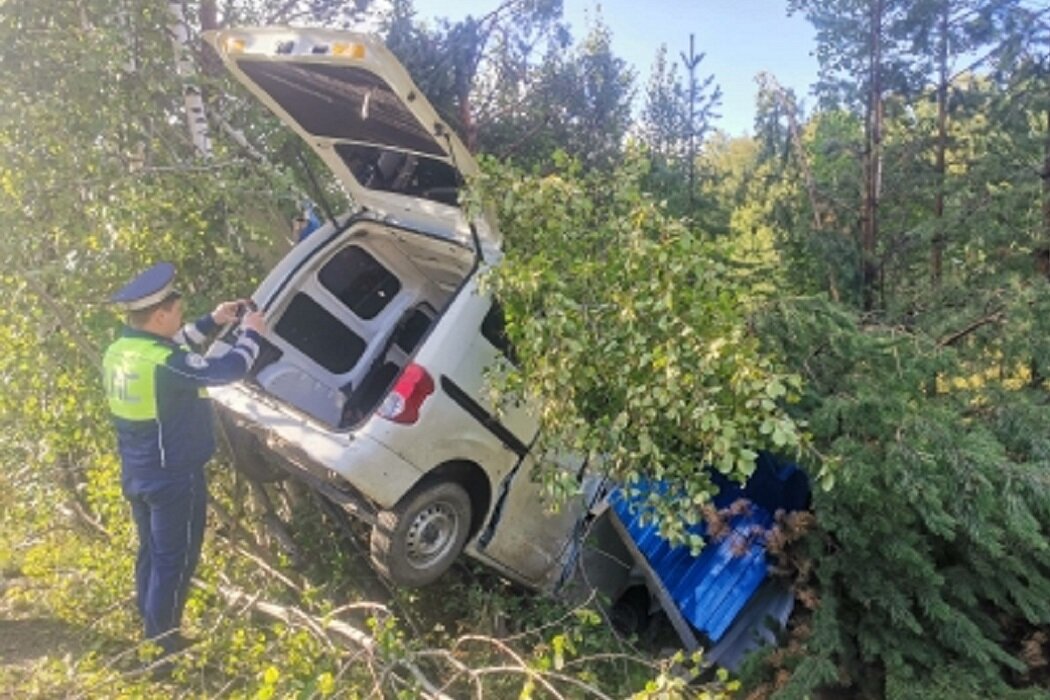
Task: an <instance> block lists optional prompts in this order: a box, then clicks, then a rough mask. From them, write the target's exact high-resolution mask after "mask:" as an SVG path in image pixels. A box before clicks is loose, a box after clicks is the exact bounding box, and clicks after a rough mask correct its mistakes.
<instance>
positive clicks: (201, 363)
mask: <svg viewBox="0 0 1050 700" xmlns="http://www.w3.org/2000/svg"><path fill="white" fill-rule="evenodd" d="M186 364H187V365H189V366H190V367H192V368H193V369H204V368H205V367H207V366H208V361H207V360H205V359H204V358H203V357H201V356H200V355H198V354H197V353H195V352H190V353H186Z"/></svg>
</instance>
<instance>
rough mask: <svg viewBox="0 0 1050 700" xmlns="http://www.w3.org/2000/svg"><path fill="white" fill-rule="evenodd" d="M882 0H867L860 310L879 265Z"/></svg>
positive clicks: (870, 300)
mask: <svg viewBox="0 0 1050 700" xmlns="http://www.w3.org/2000/svg"><path fill="white" fill-rule="evenodd" d="M882 2H883V0H871V5H870V8H871V28H870V37H869V40H870V49H871V54H870V59H869V60H870V68H869V74H868V80H869V86H868V91H869V92H868V105H867V118H866V119H865V131H866V132H867V133H866V137H867V138H866V139H865V141H866V143H865V148H864V204H863V212H862V220H861V297H862V299H863V303H864V310H865V311H870V310H872V309H873V308H875V302H876V298H877V292H878V282H879V269H878V258H877V255H876V248H877V244H878V239H879V190H880V186H879V185H880V183H881V180H882V10H883V7H882Z"/></svg>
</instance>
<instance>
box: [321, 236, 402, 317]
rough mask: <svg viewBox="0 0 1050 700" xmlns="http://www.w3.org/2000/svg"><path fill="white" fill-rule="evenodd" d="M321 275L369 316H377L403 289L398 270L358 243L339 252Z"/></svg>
mask: <svg viewBox="0 0 1050 700" xmlns="http://www.w3.org/2000/svg"><path fill="white" fill-rule="evenodd" d="M317 276H318V278H319V279H320V280H321V285H322V286H323V287H324V288H325V289H327V290H328V291H330V292H331V293H332V294H334V295H336V296H337V297H339V301H341V302H343V303H344V304H345V305H346V307H347V308H348V309H350V310H351V311H353V312H354V313H355V314H356V315H357V316H358V317H359V318H363V319H365V320H368V319H372V318H375V317H376V315H377V314H378V313H379V312H380V311H382V310H383V309H384V308H386V305H387V304H389V303H390V300H391V299H393V298H394V297H395V296H397V293H398V292H399V291H401V282H400V281H399V280H398V279H397V277H395V276H394V273H392V272H390V270H388V269H386V268H385V267H383V266H382V265H381V264H380V263H379V261H378V260H376V259H375V258H373V257H372V256H371V255H369V254H368V253H367V252H366V251H365V250H364V249H362V248H358V247H357V246H350V247H348V248H343V249H342V250H340V251H339V252H338V253H336V254H335V257H333V258H332V259H331V260H329V261H328V262H327V263H325V266H324V267H322V268H321V272H320V273H319V274H318V275H317Z"/></svg>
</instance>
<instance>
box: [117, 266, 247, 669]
mask: <svg viewBox="0 0 1050 700" xmlns="http://www.w3.org/2000/svg"><path fill="white" fill-rule="evenodd" d="M174 280H175V268H174V266H172V265H171V264H170V263H158V264H157V265H154V266H153V267H151V268H150V269H148V270H146V271H145V272H143V273H142V274H140V275H138V276H137V277H135V278H134V279H133V280H131V281H130V282H129V283H128V284H127V285H125V286H124V287H123V288H121V289H120V290H119V291H117V292H116V293H115V294H113V296H112V297H111V301H113V302H114V303H115V304H118V305H119V306H120V307H122V308H123V309H124V311H125V312H126V314H127V325H126V327H125V328H124V329H123V332H122V333H121V335H120V337H119V338H118V339H117V340H116V341H115V342H114V343H113V344H112V345H110V346H109V348H108V349H107V350H106V354H105V358H104V360H103V371H104V374H105V385H106V393H107V394H108V397H109V407H110V411H111V412H112V414H113V422H114V424H115V425H116V432H117V446H118V449H119V450H120V460H121V485H122V487H123V491H124V496H125V497H126V498H127V499H128V501H129V502H130V503H131V512H132V516H133V517H134V520H135V527H136V529H137V530H138V537H139V549H138V556H137V559H136V562H135V588H136V592H137V603H138V609H139V613H140V614H141V615H142V618H143V621H144V623H145V629H146V637H147V638H148V639H152V640H155V641H156V642H157V643H158V644H159V645H160V646H161V648H162V649H163V651H164V653H165V655H166V654H170V653H172V652H174V651H177V650H178V649H180V648H182V647H183V646H184V645H185V642H184V640H183V639H182V637H181V636H180V635H179V624H180V621H181V618H182V609H183V606H184V605H185V602H186V594H187V592H188V590H189V583H190V578H191V577H192V576H193V572H194V569H195V568H196V566H197V560H198V559H199V557H200V551H201V543H202V540H203V536H204V521H205V516H204V512H205V505H206V502H207V489H206V482H205V478H204V465H205V463H206V462H207V461H208V460H209V459H210V458H211V456H212V454H213V453H214V452H215V435H214V432H213V431H214V428H213V423H212V421H213V418H212V411H211V406H210V405H209V404H208V401H207V398H206V395H205V392H204V388H205V387H207V386H214V385H218V384H227V383H229V382H233V381H236V380H238V379H240V378H241V377H243V376H244V375H245V374H246V373H247V371H248V369H249V368H250V367H251V366H252V364H253V363H254V362H255V358H256V357H257V356H258V354H259V341H260V339H261V336H262V334H263V332H264V331H265V323H264V321H263V317H262V314H261V313H258V312H254V311H253V312H249V313H246V314H245V315H244V317H243V319H242V321H241V326H240V328H241V334H240V337H239V338H238V339H237V341H236V343H235V344H234V345H233V347H232V348H231V349H230V350H229V351H228V352H226V353H225V354H223V355H221V356H218V357H208V358H205V357H203V356H201V355H199V354H197V353H195V352H193V351H192V350H190V349H189V348H188V347H187V345H194V346H199V344H200V343H202V342H203V341H204V340H205V338H206V336H207V335H208V334H210V333H211V332H213V331H214V330H216V329H217V328H219V327H221V326H224V325H226V324H228V323H232V322H233V321H234V320H236V319H237V317H238V313H239V312H240V311H242V310H243V309H244V303H243V302H237V301H230V302H224V303H222V304H219V305H218V306H217V307H216V308H215V310H214V311H213V312H211V313H210V314H207V315H205V316H203V317H201V318H200V319H198V320H197V321H195V322H193V323H187V324H186V325H183V323H182V299H181V295H180V294H179V292H178V291H176V289H175V287H174Z"/></svg>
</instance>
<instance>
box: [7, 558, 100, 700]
mask: <svg viewBox="0 0 1050 700" xmlns="http://www.w3.org/2000/svg"><path fill="white" fill-rule="evenodd" d="M20 582H21V579H18V578H7V577H4V578H0V698H9V697H12V698H13V697H15V695H13V693H15V687H14V686H13V684H12V682H17V679H18V678H19V677H23V676H25V675H28V674H29V672H31V670H32V669H33V667H35V666H37V665H39V664H41V663H44V662H45V661H47V660H48V659H54V658H62V657H64V656H66V655H70V656H79V655H81V654H83V653H84V652H85V651H86V647H85V644H84V643H83V641H82V639H83V638H84V634H83V630H80V629H78V628H77V627H76V626H74V625H71V624H69V623H68V622H65V621H63V620H58V619H55V618H50V617H44V616H41V615H39V614H38V613H36V612H35V611H33V610H31V609H27V608H26V607H25V606H23V605H19V604H18V603H17V602H14V601H13V600H12V599H11V598H10V597H9V596H5V595H3V594H4V592H5V591H6V590H7V589H8V588H10V587H12V586H16V585H18V584H19V583H20Z"/></svg>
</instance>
